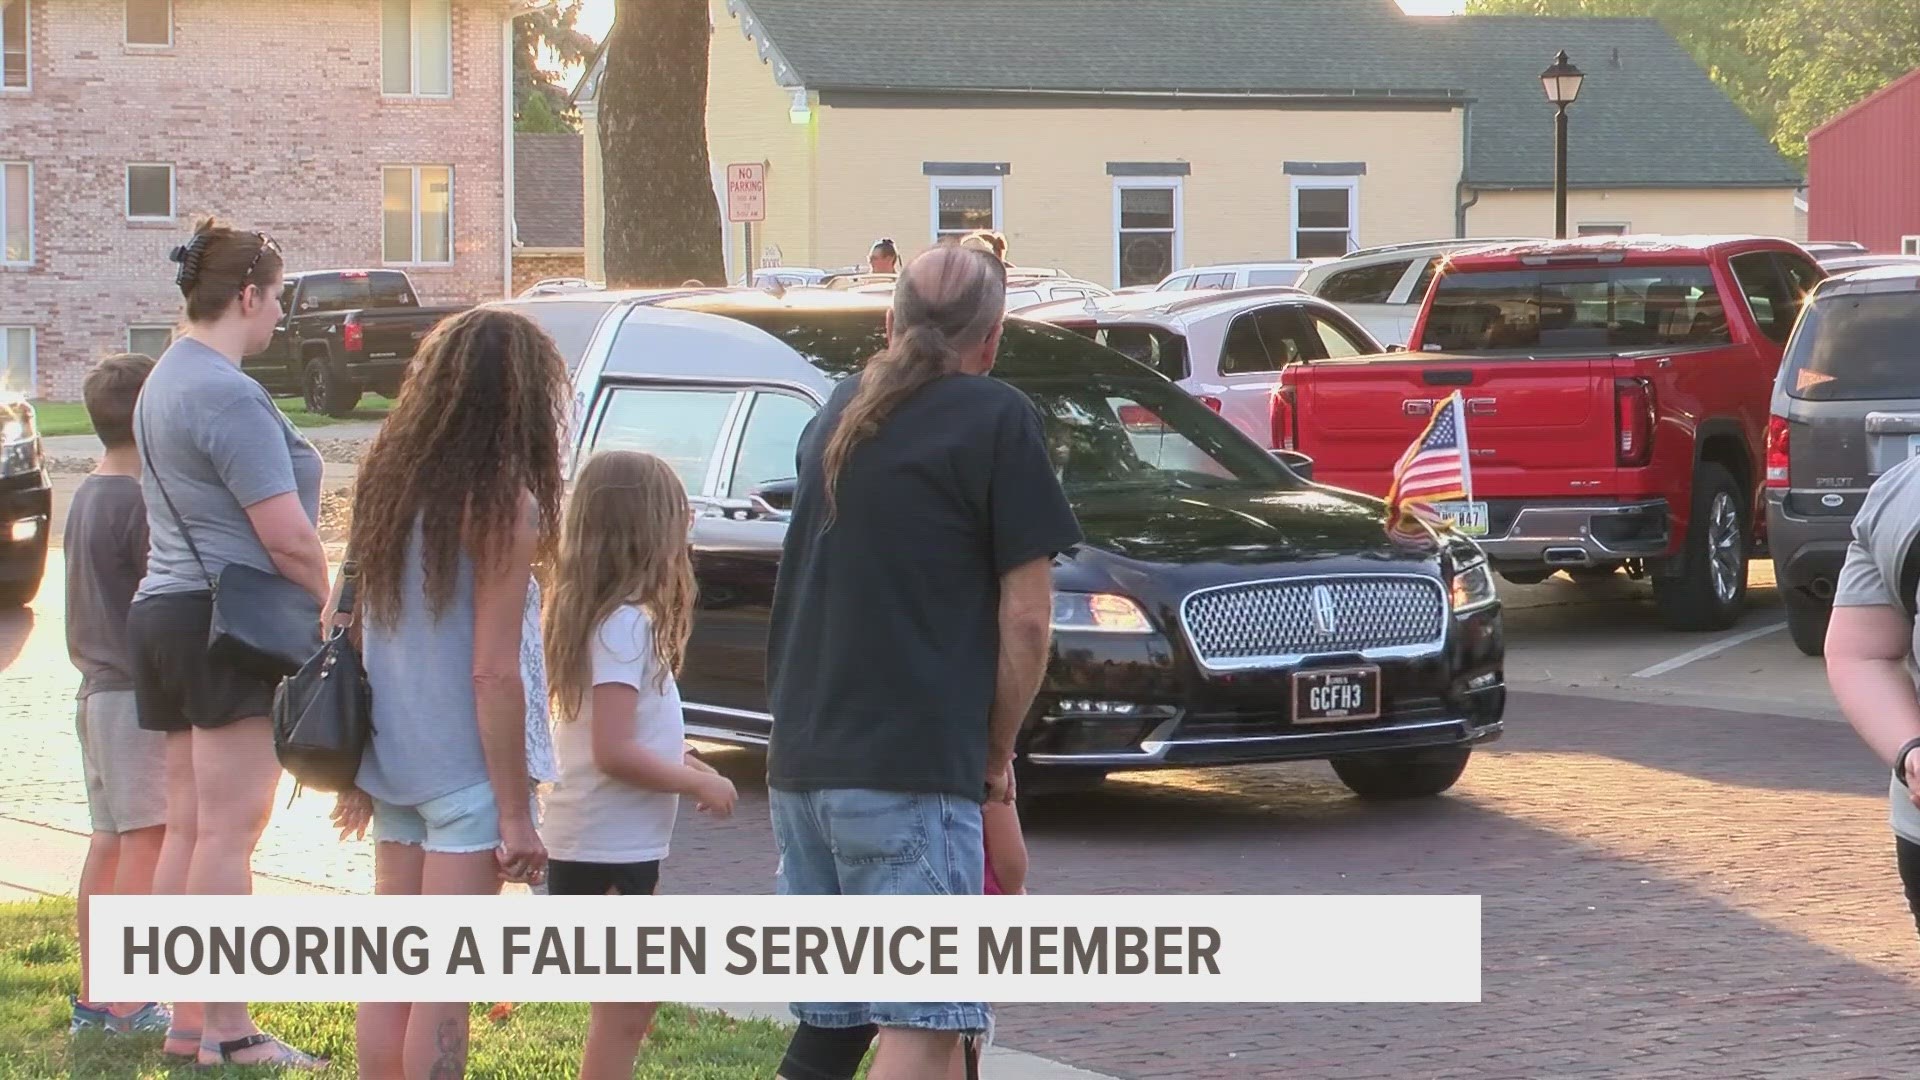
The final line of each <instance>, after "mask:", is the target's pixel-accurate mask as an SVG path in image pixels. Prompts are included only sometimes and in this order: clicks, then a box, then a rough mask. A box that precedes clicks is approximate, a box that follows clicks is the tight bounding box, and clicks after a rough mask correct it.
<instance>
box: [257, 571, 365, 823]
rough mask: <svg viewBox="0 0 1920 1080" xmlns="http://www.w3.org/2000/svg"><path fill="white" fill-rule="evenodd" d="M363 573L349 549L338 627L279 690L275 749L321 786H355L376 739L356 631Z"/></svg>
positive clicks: (302, 778)
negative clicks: (359, 582)
mask: <svg viewBox="0 0 1920 1080" xmlns="http://www.w3.org/2000/svg"><path fill="white" fill-rule="evenodd" d="M358 576H359V565H358V564H357V563H356V562H355V561H354V558H353V552H352V551H351V550H349V551H348V552H347V561H346V563H345V564H344V565H343V566H341V568H340V602H339V604H338V605H337V606H336V607H335V608H334V612H333V613H334V622H335V625H334V628H333V630H332V632H331V633H329V634H328V635H327V639H326V642H325V643H324V644H322V645H321V646H320V651H319V652H317V653H315V654H314V655H313V658H312V659H310V660H308V661H307V662H306V663H305V664H304V665H302V666H301V668H300V670H299V671H296V672H294V673H293V674H292V675H290V676H288V677H287V678H285V679H282V680H281V681H280V688H279V689H278V690H276V691H275V692H274V695H273V751H274V753H275V755H277V756H278V757H279V758H280V767H281V768H283V769H285V770H287V772H289V773H291V774H292V775H293V778H294V779H295V780H297V781H299V783H300V784H301V786H303V787H311V788H317V789H319V790H321V791H333V792H340V791H347V790H349V789H351V788H352V787H353V786H354V778H355V777H356V776H358V775H359V772H360V755H361V754H362V753H363V752H364V751H365V750H366V747H367V743H368V741H370V740H371V739H372V738H373V688H372V686H371V685H370V684H369V683H368V682H367V671H366V667H365V666H364V665H363V664H362V663H361V662H360V651H359V650H358V649H356V648H354V647H353V639H352V638H351V636H350V630H351V627H352V622H353V617H354V592H355V584H356V581H355V579H356V578H357V577H358ZM341 616H345V618H341Z"/></svg>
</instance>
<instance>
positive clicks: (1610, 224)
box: [1573, 221, 1633, 237]
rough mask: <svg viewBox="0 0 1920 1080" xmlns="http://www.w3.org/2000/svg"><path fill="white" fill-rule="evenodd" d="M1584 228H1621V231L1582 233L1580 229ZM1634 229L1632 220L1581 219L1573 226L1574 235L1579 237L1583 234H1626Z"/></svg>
mask: <svg viewBox="0 0 1920 1080" xmlns="http://www.w3.org/2000/svg"><path fill="white" fill-rule="evenodd" d="M1582 229H1618V230H1620V231H1619V232H1618V233H1585V234H1582V233H1581V231H1580V230H1582ZM1632 231H1633V223H1632V222H1631V221H1580V222H1575V223H1574V226H1573V235H1574V236H1576V237H1578V236H1581V235H1586V236H1609V235H1612V236H1625V235H1626V234H1628V233H1630V232H1632Z"/></svg>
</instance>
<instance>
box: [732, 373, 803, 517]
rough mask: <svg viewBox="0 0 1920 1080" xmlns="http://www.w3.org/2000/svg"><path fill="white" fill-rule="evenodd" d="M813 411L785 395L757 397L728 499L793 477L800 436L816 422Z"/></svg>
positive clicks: (749, 414)
mask: <svg viewBox="0 0 1920 1080" xmlns="http://www.w3.org/2000/svg"><path fill="white" fill-rule="evenodd" d="M813 411H814V410H813V403H812V402H809V401H802V400H801V399H799V398H797V397H789V396H787V395H786V394H771V393H762V394H757V395H755V396H754V399H753V411H752V412H750V413H748V414H747V426H746V430H745V431H744V432H742V433H741V436H740V454H739V456H738V457H736V458H735V459H734V463H733V478H732V479H731V480H729V481H728V482H727V497H728V498H730V499H744V498H746V497H747V496H748V495H750V494H752V493H753V489H755V488H757V487H759V486H760V485H762V484H764V483H766V482H767V481H769V480H785V479H788V478H789V477H791V476H793V475H794V472H793V469H794V460H793V459H794V453H795V451H796V450H798V449H799V446H800V433H801V432H802V431H805V430H806V427H807V424H808V422H809V421H811V420H812V419H813Z"/></svg>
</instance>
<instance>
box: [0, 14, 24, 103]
mask: <svg viewBox="0 0 1920 1080" xmlns="http://www.w3.org/2000/svg"><path fill="white" fill-rule="evenodd" d="M28 85H29V82H28V66H27V0H0V89H4V90H25V89H26V88H27V87H28Z"/></svg>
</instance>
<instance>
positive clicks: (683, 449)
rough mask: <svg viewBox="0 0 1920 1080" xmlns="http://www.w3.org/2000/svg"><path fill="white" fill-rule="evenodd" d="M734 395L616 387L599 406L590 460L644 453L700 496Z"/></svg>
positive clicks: (723, 391) (725, 391) (714, 392)
mask: <svg viewBox="0 0 1920 1080" xmlns="http://www.w3.org/2000/svg"><path fill="white" fill-rule="evenodd" d="M738 396H739V395H738V394H736V393H735V392H734V391H732V390H695V389H667V388H664V387H650V386H620V387H615V388H613V389H612V390H611V391H609V392H608V394H607V396H606V398H605V403H604V404H602V405H601V406H600V418H599V421H598V423H597V424H596V425H595V428H594V433H593V444H592V446H591V448H590V449H589V450H588V456H591V455H592V454H593V453H594V452H596V451H600V450H644V451H646V452H647V453H649V454H653V455H655V456H656V457H659V458H661V459H662V460H664V461H665V462H666V463H667V464H668V465H671V466H673V471H674V473H675V474H676V475H678V476H679V477H680V483H682V484H683V485H685V486H686V489H687V493H688V494H690V495H704V494H706V491H707V471H708V470H709V469H710V468H711V467H712V465H713V457H714V455H715V454H716V453H718V452H719V450H720V437H721V435H722V434H723V433H724V431H725V429H726V426H727V415H728V413H729V412H731V411H732V409H733V402H734V398H736V397H738Z"/></svg>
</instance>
